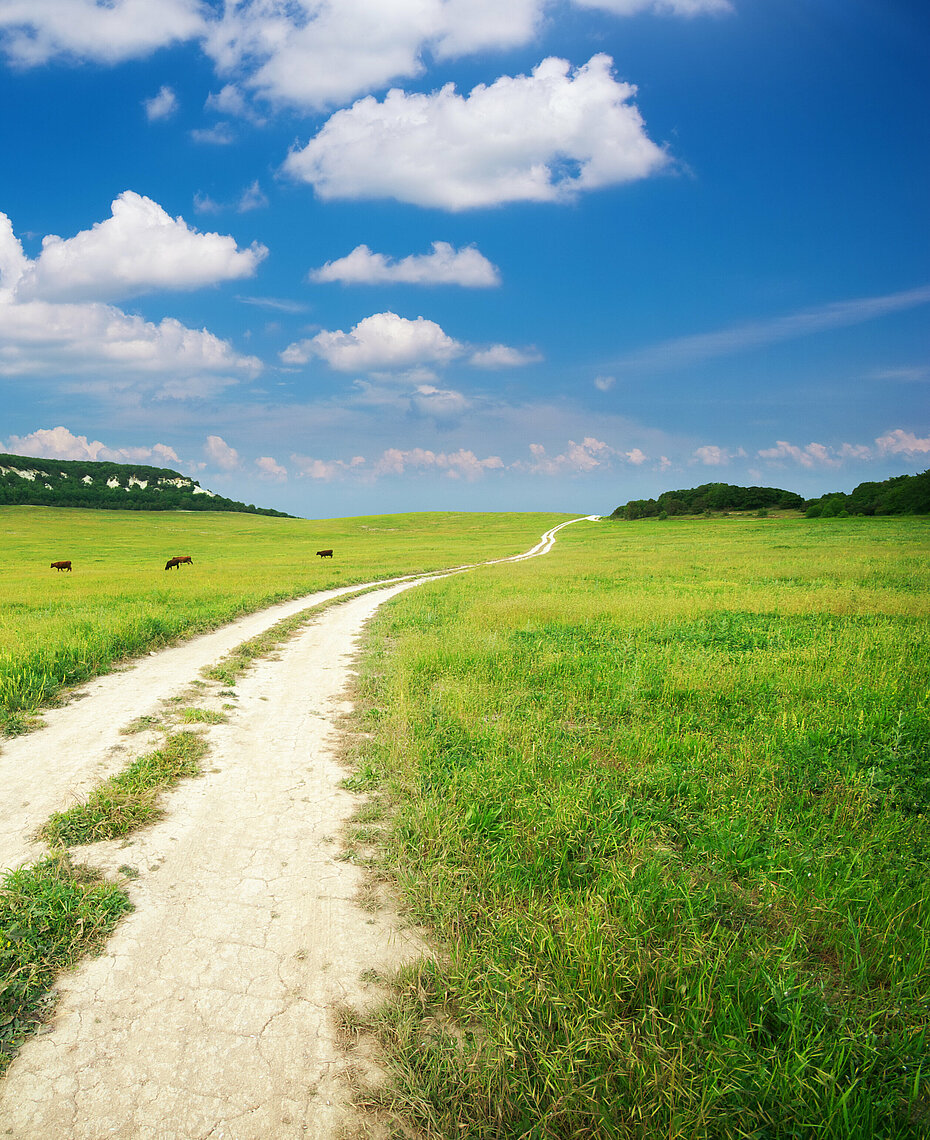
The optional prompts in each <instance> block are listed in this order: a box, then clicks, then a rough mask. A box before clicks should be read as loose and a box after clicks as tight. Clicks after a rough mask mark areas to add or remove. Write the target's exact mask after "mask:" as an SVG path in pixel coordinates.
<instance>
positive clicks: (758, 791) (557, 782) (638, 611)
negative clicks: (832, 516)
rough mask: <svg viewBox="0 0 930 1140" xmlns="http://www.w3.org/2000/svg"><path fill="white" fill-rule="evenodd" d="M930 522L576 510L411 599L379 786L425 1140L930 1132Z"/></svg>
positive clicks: (366, 833)
mask: <svg viewBox="0 0 930 1140" xmlns="http://www.w3.org/2000/svg"><path fill="white" fill-rule="evenodd" d="M928 588H930V522H928V520H926V519H908V520H901V519H897V520H895V519H845V520H830V521H828V520H804V519H788V518H772V519H765V520H761V519H760V520H755V519H749V518H725V519H716V520H701V521H695V522H690V521H679V520H676V521H668V522H637V523H606V522H602V523H579V524H578V525H576V526H573V527H569V528H568V529H567V530H565V531H563V532H562V533H561V535H560V537H559V540H558V542H557V545H556V547H555V550H554V552H553V553H552V554H551V555H550V556H548V557H546V558H544V559H538V560H534V561H530V562H526V563H521V564H518V565H508V566H505V567H491V568H486V569H482V570H480V571H477V572H475V573H472V574H469V575H467V576H464V577H460V578H453V579H449V580H448V581H445V582H442V583H437V584H434V585H430V586H427V587H423V588H421V589H418V590H416V591H412V592H410V593H409V594H405V595H403V596H401V597H400V598H398V599H397V600H396V601H394V602H392V603H391V604H390V605H389V606H388V607H386V608H385V609H384V610H382V611H381V613H380V616H379V617H378V618H377V619H376V624H375V626H374V627H373V630H372V637H371V642H370V646H369V650H368V657H367V663H366V666H365V673H364V676H363V680H362V682H361V686H362V691H361V696H362V701H363V706H362V708H363V710H364V711H363V712H362V713H361V714H360V720H359V727H360V728H361V729H364V730H366V731H367V732H369V733H371V734H372V735H371V739H368V740H361V741H360V743H359V754H358V757H357V760H358V766H357V770H356V773H355V775H354V776H353V777H352V779H351V781H350V784H351V786H353V787H355V788H357V789H360V790H368V791H370V792H372V794H373V795H374V796H375V804H374V805H368V806H367V807H366V809H365V812H364V821H365V822H364V827H359V831H358V839H359V846H358V851H359V854H360V856H363V855H364V853H365V847H364V843H366V842H370V841H371V839H372V836H373V834H374V829H375V828H376V826H377V825H376V824H375V823H373V820H376V819H377V817H378V809H377V802H378V799H379V797H380V799H381V800H383V802H384V804H385V808H386V810H385V813H384V816H383V820H382V825H383V828H384V830H383V833H382V836H381V842H382V844H383V849H382V850H383V853H382V856H381V858H383V860H384V862H385V864H386V867H387V868H388V870H389V871H390V873H391V874H392V875H393V876H396V878H397V879H398V880H399V882H400V883H401V885H402V888H403V892H404V896H405V898H406V900H407V906H408V907H409V910H410V913H411V915H412V916H413V918H415V919H416V920H417V921H419V922H422V923H423V924H425V925H426V926H427V927H429V928H430V929H431V930H432V931H433V934H434V936H435V939H436V944H437V947H438V953H437V955H436V957H435V960H433V961H428V962H425V963H423V964H422V965H420V966H418V967H417V968H416V969H414V970H412V971H409V972H408V973H407V974H406V975H404V976H403V977H402V978H401V979H400V982H399V984H398V989H397V991H396V998H395V1000H393V1001H392V1002H391V1003H390V1004H389V1005H388V1006H387V1007H386V1008H385V1009H383V1010H382V1011H381V1012H380V1014H379V1015H378V1017H376V1018H375V1019H374V1020H373V1021H372V1023H371V1028H372V1029H373V1030H374V1031H375V1032H376V1033H378V1034H379V1035H380V1038H381V1040H382V1042H383V1043H384V1045H385V1046H386V1047H387V1049H388V1051H389V1053H390V1055H391V1057H392V1063H393V1066H394V1068H393V1086H392V1089H393V1091H392V1092H391V1093H390V1094H384V1095H383V1096H382V1098H381V1099H382V1102H383V1103H386V1104H388V1105H390V1107H391V1108H392V1109H393V1110H394V1111H395V1112H397V1113H399V1114H400V1115H401V1117H402V1118H403V1119H404V1120H405V1121H406V1124H407V1126H408V1128H413V1129H416V1130H422V1134H425V1135H428V1136H431V1137H437V1138H438V1137H443V1138H447V1137H450V1136H455V1137H462V1138H478V1137H480V1138H482V1140H491V1138H492V1137H493V1138H495V1140H499V1138H501V1137H524V1138H527V1140H529V1138H533V1140H542V1138H544V1137H545V1138H555V1137H560V1138H563V1137H605V1138H606V1137H611V1138H614V1137H631V1138H632V1137H640V1138H646V1137H649V1138H658V1137H662V1138H663V1140H665V1138H669V1140H671V1138H680V1140H692V1138H717V1137H721V1138H722V1137H727V1138H730V1137H732V1138H737V1137H739V1138H747V1140H748V1138H754V1140H776V1138H778V1140H782V1138H785V1137H792V1138H798V1140H801V1138H812V1137H818V1138H836V1140H839V1138H844V1140H850V1138H863V1140H865V1138H868V1137H883V1138H905V1137H906V1138H914V1140H916V1138H918V1137H927V1136H928V1135H930V1088H928V1083H927V1082H928V1069H930V1064H928V1050H927V1045H928V1038H927V1030H928V1024H930V879H928V874H927V866H928V856H930V816H928V809H930V717H928V705H930V627H928V622H927V618H928V614H930V589H928Z"/></svg>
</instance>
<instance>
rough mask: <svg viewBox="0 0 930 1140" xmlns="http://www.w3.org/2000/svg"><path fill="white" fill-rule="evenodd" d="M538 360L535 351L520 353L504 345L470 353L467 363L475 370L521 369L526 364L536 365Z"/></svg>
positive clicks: (539, 355)
mask: <svg viewBox="0 0 930 1140" xmlns="http://www.w3.org/2000/svg"><path fill="white" fill-rule="evenodd" d="M540 360H542V356H541V354H540V353H538V352H537V351H536V350H535V349H529V350H526V351H521V350H520V349H518V348H511V347H510V346H509V345H506V344H492V345H491V346H490V347H488V348H482V349H479V350H478V351H477V352H474V353H472V355H471V359H470V361H469V363H470V364H472V365H474V367H475V368H488V369H497V368H522V367H523V366H524V365H526V364H538V363H539V361H540Z"/></svg>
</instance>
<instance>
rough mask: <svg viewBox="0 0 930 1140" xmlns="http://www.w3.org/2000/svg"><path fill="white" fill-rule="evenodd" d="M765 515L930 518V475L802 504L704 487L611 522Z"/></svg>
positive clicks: (625, 510)
mask: <svg viewBox="0 0 930 1140" xmlns="http://www.w3.org/2000/svg"><path fill="white" fill-rule="evenodd" d="M767 510H803V511H804V512H805V514H806V516H807V517H808V518H837V517H842V518H845V517H848V516H849V515H923V514H930V470H928V471H924V472H923V473H922V474H920V475H895V476H893V477H892V478H890V479H885V480H883V481H882V482H878V483H860V484H859V485H858V486H857V487H856V488H855V489H854V490H853V491H851V492H850V493H849V494H846V493H845V492H844V491H830V492H828V493H827V494H826V495H821V496H820V498H816V499H804V498H802V497H801V496H800V495H798V494H795V492H794V491H785V490H783V489H782V488H780V487H738V486H735V485H734V484H732V483H702V484H701V486H700V487H688V488H685V489H682V490H678V491H664V492H663V493H662V494H661V495H659V497H658V498H657V499H631V500H630V501H629V502H628V503H624V504H623V505H622V506H619V507H617V509H616V510H615V511H614V512H613V513H612V514H611V516H610V517H611V518H612V519H626V520H632V519H648V518H671V517H673V516H674V515H699V514H712V513H713V512H714V511H767Z"/></svg>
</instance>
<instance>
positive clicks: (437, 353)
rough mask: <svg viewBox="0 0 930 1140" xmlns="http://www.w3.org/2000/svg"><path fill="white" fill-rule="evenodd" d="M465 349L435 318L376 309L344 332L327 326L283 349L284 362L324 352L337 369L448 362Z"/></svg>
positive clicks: (380, 367)
mask: <svg viewBox="0 0 930 1140" xmlns="http://www.w3.org/2000/svg"><path fill="white" fill-rule="evenodd" d="M461 352H462V345H461V344H459V342H458V341H455V340H453V339H452V338H451V337H449V336H446V334H445V333H444V332H443V331H442V329H441V328H440V327H439V325H437V324H436V323H435V322H434V321H428V320H426V319H425V318H424V317H417V319H416V320H415V321H411V320H408V319H407V318H406V317H399V316H398V315H397V314H396V313H390V312H387V313H375V314H374V315H372V316H370V317H365V319H364V320H361V321H359V323H358V324H357V325H356V326H355V327H354V328H353V329H352V331H351V332H348V333H346V332H343V331H342V329H337V330H336V331H335V332H328V331H327V330H325V329H324V331H323V332H319V333H317V334H316V336H314V337H311V338H310V339H309V340H302V341H298V342H296V343H295V344H291V345H289V346H288V347H287V348H286V349H285V350H284V352H282V353H281V360H282V361H283V362H284V363H285V364H306V363H307V361H308V360H309V359H310V358H311V356H321V357H322V358H323V359H324V360H325V361H326V363H327V364H328V365H329V366H330V368H334V369H335V370H336V371H337V372H353V371H356V370H358V371H363V372H364V371H371V370H372V369H391V370H394V369H399V368H410V367H413V366H415V365H418V364H426V363H441V364H445V363H446V362H447V361H449V360H452V359H453V358H454V357H456V356H458V355H459V354H460V353H461Z"/></svg>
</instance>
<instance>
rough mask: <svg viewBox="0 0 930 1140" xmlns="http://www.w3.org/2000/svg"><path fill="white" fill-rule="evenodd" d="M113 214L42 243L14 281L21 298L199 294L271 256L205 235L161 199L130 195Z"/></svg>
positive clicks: (249, 273)
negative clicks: (168, 291)
mask: <svg viewBox="0 0 930 1140" xmlns="http://www.w3.org/2000/svg"><path fill="white" fill-rule="evenodd" d="M111 211H112V214H111V217H109V218H108V219H107V220H106V221H104V222H97V223H96V224H95V225H94V226H93V227H92V228H91V229H89V230H82V231H81V232H80V233H78V234H76V235H75V236H74V237H72V238H67V239H63V238H60V237H57V236H56V235H54V234H51V235H49V236H48V237H46V238H43V240H42V252H41V253H40V254H39V256H38V258H37V259H36V260H35V261H34V262H31V263H29V264H28V265H26V266H25V267H23V271H22V273H21V275H20V277H19V280H18V282H17V283H16V286H15V288H16V296H17V298H19V299H22V300H38V299H41V300H46V301H74V300H83V299H92V300H98V301H99V300H108V301H112V300H118V299H120V298H123V297H131V296H135V295H136V294H139V293H145V292H150V291H152V290H157V289H197V288H200V287H202V286H204V285H212V284H216V283H218V282H221V281H230V280H235V279H238V278H242V277H251V276H252V275H253V274H254V273H255V270H256V268H257V266H258V265H259V263H260V262H261V261H262V260H263V258H264V257H265V256H266V255H267V253H268V251H267V249H266V248H265V247H264V246H262V245H258V244H253V245H252V246H251V247H250V248H249V249H245V250H240V249H239V248H238V247H237V245H236V241H235V238H232V237H229V236H225V235H221V234H217V233H208V234H202V233H199V232H198V231H197V230H194V229H192V228H191V227H190V226H188V225H187V223H186V222H185V221H184V219H183V218H172V217H171V216H170V215H169V214H167V213H166V212H165V211H164V210H163V209H162V207H161V206H159V204H158V203H157V202H153V201H152V199H151V198H146V197H144V196H143V195H141V194H136V193H134V192H133V191H132V190H126V191H124V192H123V193H122V194H120V196H119V197H118V198H117V199H116V200H115V201H114V202H113V203H112V206H111Z"/></svg>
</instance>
